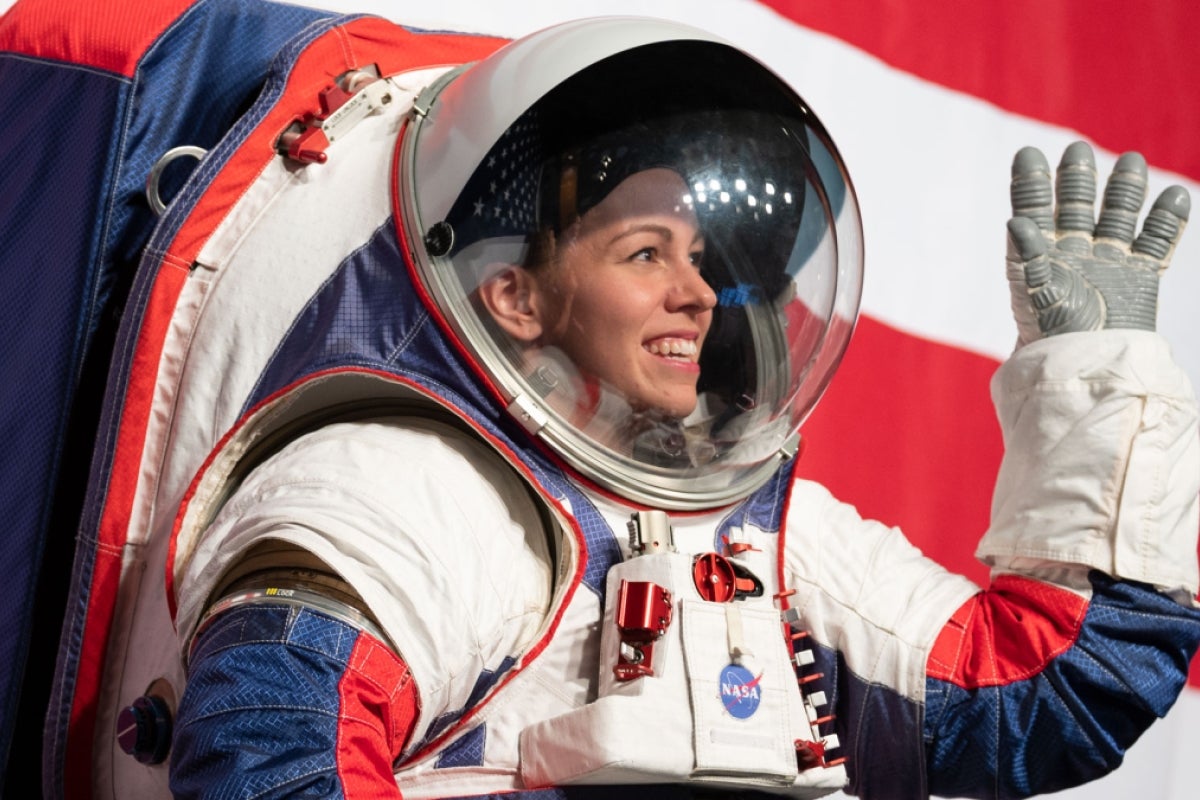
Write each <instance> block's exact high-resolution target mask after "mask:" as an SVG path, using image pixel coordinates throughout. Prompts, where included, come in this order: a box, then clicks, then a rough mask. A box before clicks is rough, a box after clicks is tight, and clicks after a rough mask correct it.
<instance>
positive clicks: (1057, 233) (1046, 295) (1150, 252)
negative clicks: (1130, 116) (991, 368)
mask: <svg viewBox="0 0 1200 800" xmlns="http://www.w3.org/2000/svg"><path fill="white" fill-rule="evenodd" d="M1146 183H1147V170H1146V160H1145V159H1144V158H1142V156H1141V155H1140V154H1138V153H1125V154H1124V155H1122V156H1121V157H1120V158H1119V159H1118V160H1117V164H1116V166H1115V167H1114V169H1113V173H1112V176H1111V177H1110V178H1109V179H1108V185H1107V186H1106V187H1105V190H1104V200H1103V202H1102V203H1101V206H1100V217H1099V220H1097V219H1096V217H1095V203H1096V160H1095V157H1094V156H1093V154H1092V149H1091V147H1089V146H1088V145H1087V143H1085V142H1075V143H1074V144H1072V145H1070V146H1069V147H1068V148H1067V149H1066V151H1065V152H1064V153H1063V157H1062V161H1061V162H1060V163H1059V166H1058V176H1057V185H1056V186H1055V187H1054V188H1053V189H1051V185H1050V165H1049V163H1048V162H1047V161H1046V157H1045V156H1044V155H1042V153H1041V151H1040V150H1038V149H1037V148H1034V147H1026V148H1023V149H1022V150H1021V151H1020V152H1018V153H1017V155H1016V157H1015V158H1014V159H1013V167H1012V208H1013V218H1012V219H1010V220H1009V222H1008V258H1007V265H1008V270H1007V271H1008V281H1009V287H1010V289H1011V291H1012V305H1013V314H1014V316H1015V317H1016V319H1017V329H1018V332H1019V340H1018V347H1019V346H1021V345H1025V344H1028V343H1029V342H1031V341H1033V340H1035V339H1040V338H1042V337H1043V336H1053V335H1055V334H1058V333H1066V332H1069V331H1090V330H1100V329H1101V328H1136V329H1141V330H1150V331H1152V330H1154V329H1155V317H1156V315H1157V311H1158V277H1159V275H1160V274H1161V273H1162V272H1163V270H1165V269H1166V268H1167V264H1168V263H1169V262H1170V260H1171V254H1172V252H1173V251H1174V249H1175V244H1176V243H1177V242H1178V241H1179V236H1180V234H1181V233H1182V232H1183V228H1184V224H1185V223H1186V222H1187V218H1188V212H1189V211H1190V209H1191V200H1190V198H1189V197H1188V193H1187V190H1186V189H1184V188H1183V187H1182V186H1171V187H1169V188H1167V189H1165V190H1164V191H1163V192H1162V194H1160V195H1159V196H1158V199H1157V200H1155V202H1154V206H1153V207H1152V208H1151V209H1150V212H1149V213H1148V214H1147V215H1146V220H1145V222H1144V223H1143V225H1142V231H1141V233H1140V234H1139V235H1137V238H1134V234H1135V233H1136V228H1137V220H1138V212H1139V211H1140V209H1141V207H1142V203H1143V202H1144V201H1145V199H1146ZM1055 201H1057V202H1055Z"/></svg>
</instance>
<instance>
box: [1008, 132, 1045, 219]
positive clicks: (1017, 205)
mask: <svg viewBox="0 0 1200 800" xmlns="http://www.w3.org/2000/svg"><path fill="white" fill-rule="evenodd" d="M1009 194H1010V197H1011V200H1012V210H1013V215H1014V216H1018V217H1028V218H1030V219H1032V220H1033V221H1034V222H1035V223H1036V224H1037V226H1038V227H1039V228H1041V229H1042V230H1044V231H1046V232H1047V233H1050V232H1052V231H1053V230H1054V189H1053V187H1052V185H1051V182H1050V162H1048V161H1047V160H1046V156H1045V155H1043V154H1042V151H1041V150H1038V149H1037V148H1036V147H1022V148H1021V149H1020V150H1018V151H1017V154H1016V156H1014V157H1013V163H1012V184H1011V186H1010V189H1009Z"/></svg>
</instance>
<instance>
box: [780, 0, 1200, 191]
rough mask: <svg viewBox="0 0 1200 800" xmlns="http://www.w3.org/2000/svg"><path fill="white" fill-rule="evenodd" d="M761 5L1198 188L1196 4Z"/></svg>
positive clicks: (926, 1)
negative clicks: (1136, 154)
mask: <svg viewBox="0 0 1200 800" xmlns="http://www.w3.org/2000/svg"><path fill="white" fill-rule="evenodd" d="M762 2H763V3H764V4H765V5H767V6H770V7H771V8H773V9H775V10H776V11H778V12H779V13H780V14H783V15H784V16H786V17H787V18H789V19H791V20H792V21H794V22H796V23H799V24H800V25H804V26H805V27H808V28H812V29H814V30H818V31H821V32H824V33H828V34H830V35H832V36H835V37H837V38H839V39H842V40H843V41H846V42H848V43H850V44H852V45H854V46H856V47H859V48H862V49H863V50H866V51H867V52H869V53H871V54H872V55H874V56H876V57H878V58H880V59H882V60H883V61H885V62H887V63H888V64H891V65H892V66H895V67H898V68H900V69H902V70H904V71H906V72H910V73H912V74H914V75H916V76H918V77H921V78H924V79H926V80H929V81H932V82H934V83H938V84H941V85H942V86H946V87H949V88H951V89H955V90H958V91H961V92H966V93H968V94H971V95H974V96H976V97H978V98H981V99H983V100H987V101H988V102H991V103H994V104H996V105H997V106H1000V107H1001V108H1004V109H1006V110H1008V111H1012V112H1015V113H1017V114H1022V115H1024V116H1028V117H1032V118H1034V119H1038V120H1042V121H1044V122H1049V123H1053V124H1055V125H1061V126H1064V127H1067V128H1071V129H1073V130H1077V131H1080V132H1082V133H1084V134H1085V135H1087V136H1089V137H1091V138H1093V139H1094V140H1095V141H1096V143H1097V144H1099V145H1100V146H1102V147H1104V148H1105V149H1107V150H1111V151H1113V152H1121V151H1123V150H1129V149H1136V150H1140V151H1141V152H1142V153H1143V154H1145V156H1146V158H1147V159H1148V160H1149V161H1150V163H1152V164H1154V165H1155V166H1158V167H1162V168H1165V169H1169V170H1172V171H1174V172H1178V173H1181V174H1183V175H1186V176H1188V177H1190V178H1193V179H1200V148H1198V147H1197V146H1196V136H1195V131H1196V130H1198V129H1200V90H1198V89H1197V88H1196V81H1195V76H1196V75H1197V74H1200V47H1197V45H1196V43H1197V42H1200V4H1196V3H1147V4H1142V5H1138V6H1137V7H1136V9H1135V8H1134V7H1132V6H1131V5H1129V4H1128V3H1123V2H1117V1H1115V0H1108V1H1107V2H1103V1H1101V2H1096V0H1057V2H1044V0H1013V2H1008V3H962V2H956V0H911V1H910V2H890V3H877V2H873V0H841V2H837V3H812V2H804V0H762ZM867 99H869V98H867Z"/></svg>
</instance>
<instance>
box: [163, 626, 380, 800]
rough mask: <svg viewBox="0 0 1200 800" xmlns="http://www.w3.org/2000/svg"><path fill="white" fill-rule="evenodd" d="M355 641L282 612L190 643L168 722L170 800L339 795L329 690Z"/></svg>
mask: <svg viewBox="0 0 1200 800" xmlns="http://www.w3.org/2000/svg"><path fill="white" fill-rule="evenodd" d="M358 636H359V631H358V630H356V629H355V628H352V627H350V626H349V625H346V624H345V623H343V622H339V621H337V620H334V619H332V618H330V617H327V616H325V615H324V614H321V613H318V612H315V611H312V610H309V609H298V608H293V607H288V606H271V605H255V606H247V607H243V608H240V609H234V610H232V611H229V612H226V613H224V614H222V615H220V616H219V617H217V618H216V619H215V620H214V621H213V624H212V625H211V627H209V628H208V629H207V630H206V631H205V632H204V633H203V634H202V635H201V636H200V637H199V639H198V641H197V646H196V650H195V652H194V654H193V656H192V660H191V664H190V668H189V675H188V686H187V691H185V692H184V695H183V699H182V700H181V702H180V705H179V710H178V713H177V715H176V726H175V735H174V740H173V745H172V752H171V791H172V792H173V793H174V795H175V797H177V798H186V797H257V798H263V799H264V800H265V799H266V798H271V797H314V798H315V797H341V796H342V787H341V781H340V778H339V777H338V774H337V761H336V751H337V741H338V710H339V705H340V698H339V695H338V684H339V682H340V681H341V679H342V675H343V674H344V672H345V671H346V666H347V662H348V660H349V658H350V654H351V652H352V650H353V649H354V644H355V642H356V641H357V639H358Z"/></svg>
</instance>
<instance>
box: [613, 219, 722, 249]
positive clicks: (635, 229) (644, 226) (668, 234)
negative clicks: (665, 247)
mask: <svg viewBox="0 0 1200 800" xmlns="http://www.w3.org/2000/svg"><path fill="white" fill-rule="evenodd" d="M638 233H656V234H658V235H659V236H662V237H663V238H664V239H667V240H668V241H670V240H673V239H674V238H675V232H674V231H673V230H672V229H671V228H670V227H669V226H667V225H661V224H659V223H656V222H643V223H641V224H635V225H631V226H630V227H628V228H625V229H623V230H622V231H620V232H619V233H617V234H616V235H615V236H613V237H612V238H611V239H609V240H608V243H609V244H610V245H612V244H616V243H617V242H619V241H621V240H622V239H624V238H626V237H628V236H633V235H634V234H638ZM697 242H700V243H703V242H704V232H703V231H701V230H700V229H699V228H697V229H696V233H695V235H694V236H693V237H692V241H691V242H690V244H696V243H697Z"/></svg>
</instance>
